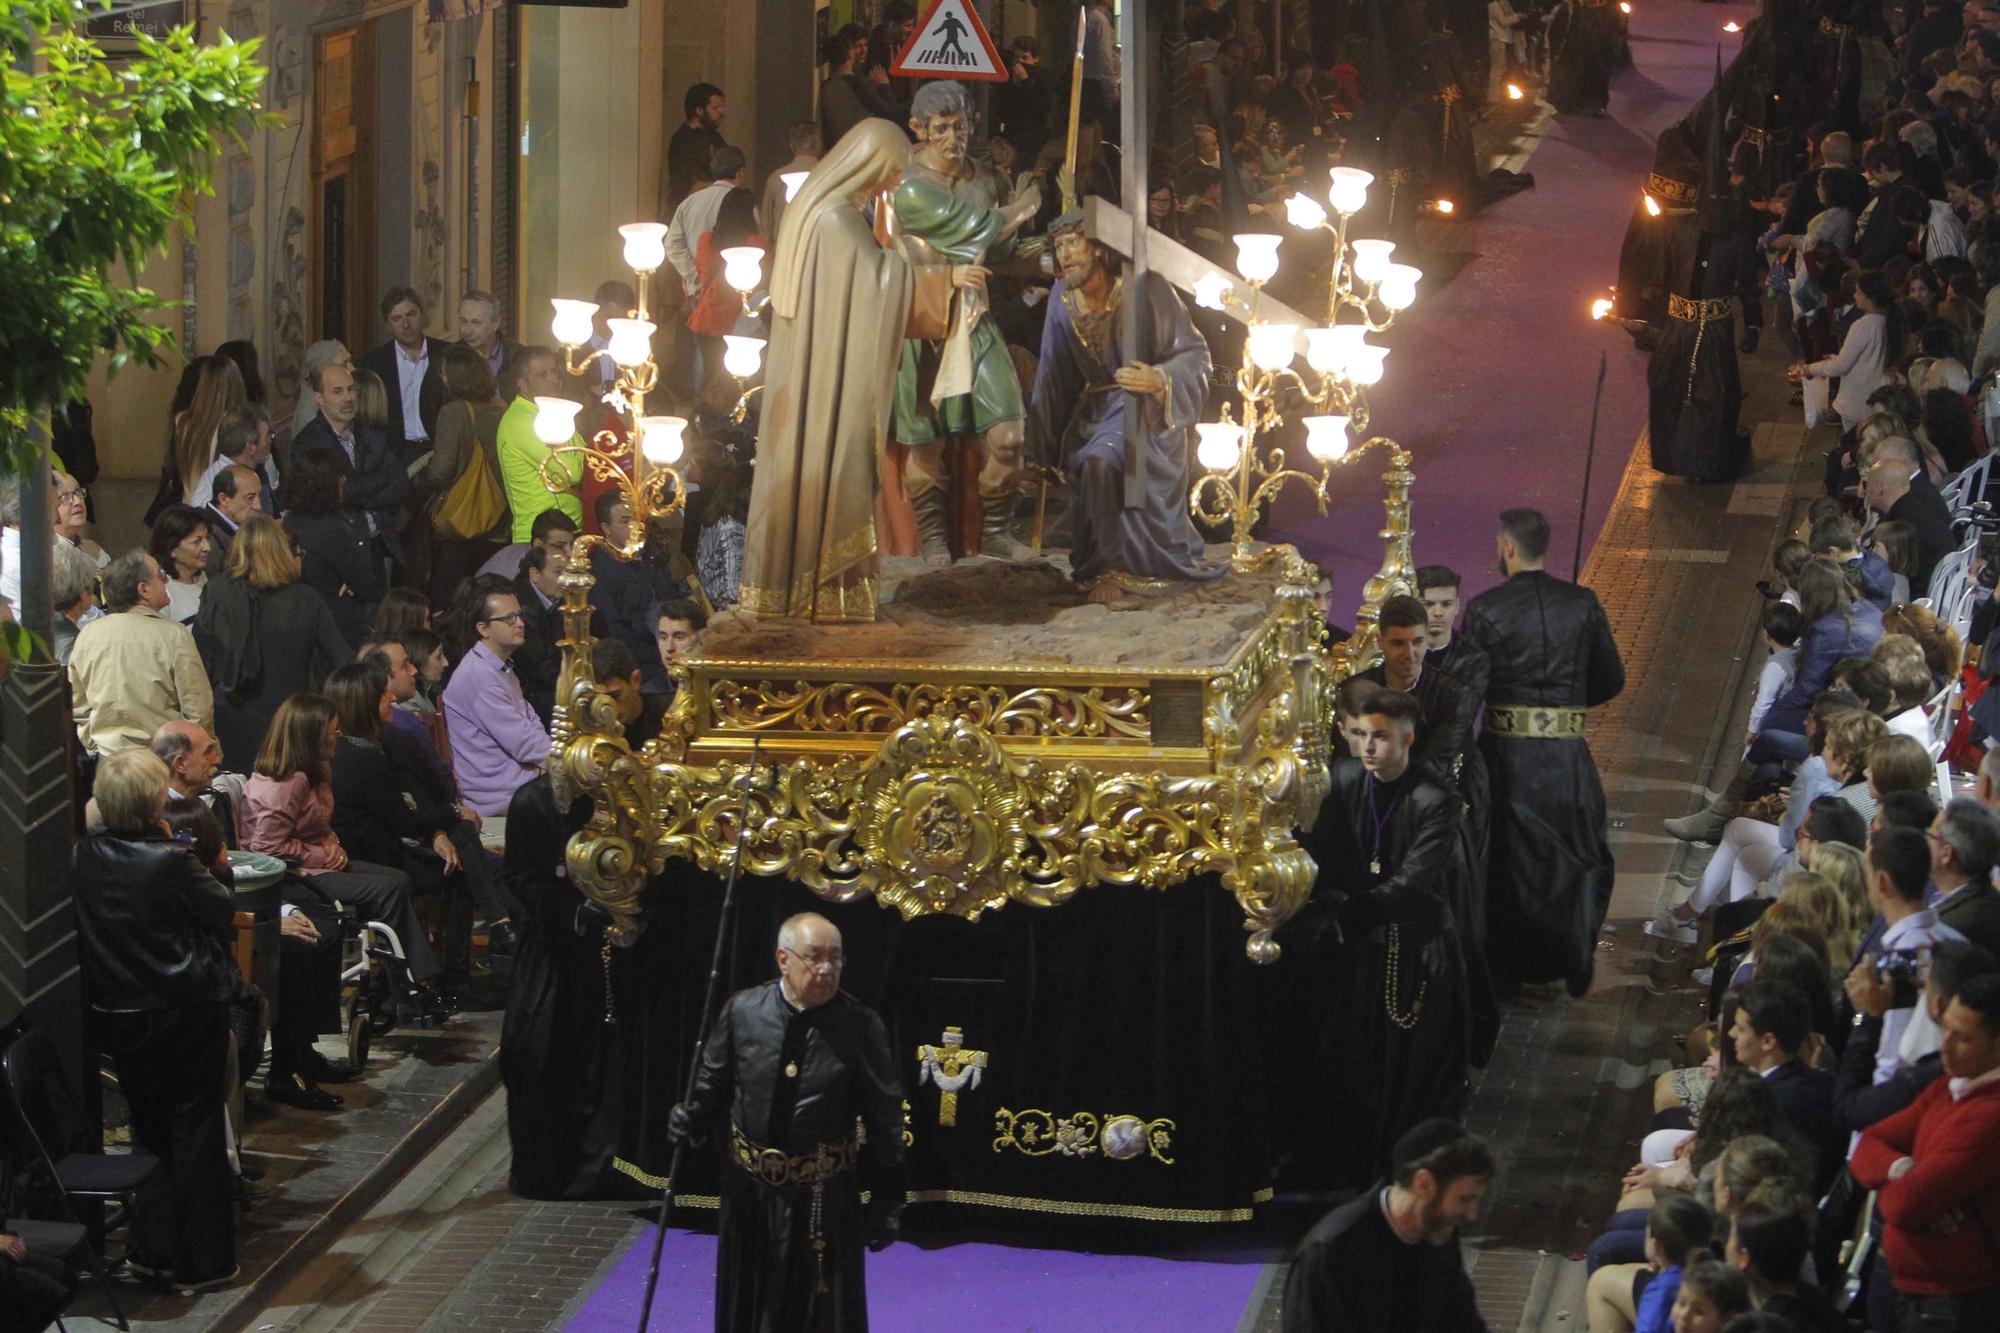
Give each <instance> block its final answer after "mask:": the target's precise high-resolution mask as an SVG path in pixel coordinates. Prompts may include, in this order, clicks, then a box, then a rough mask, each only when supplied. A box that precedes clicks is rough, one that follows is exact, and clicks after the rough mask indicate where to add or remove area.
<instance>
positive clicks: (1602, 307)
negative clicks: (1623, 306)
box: [1590, 296, 1611, 319]
mask: <svg viewBox="0 0 2000 1333" xmlns="http://www.w3.org/2000/svg"><path fill="white" fill-rule="evenodd" d="M1610 313H1611V298H1610V297H1608V296H1600V297H1598V298H1597V299H1596V300H1595V301H1592V302H1591V303H1590V317H1591V318H1592V319H1603V318H1604V317H1605V316H1606V315H1609V314H1610Z"/></svg>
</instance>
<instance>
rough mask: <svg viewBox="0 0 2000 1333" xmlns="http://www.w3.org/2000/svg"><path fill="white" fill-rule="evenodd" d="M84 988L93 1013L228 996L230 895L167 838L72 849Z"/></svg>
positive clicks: (92, 841)
mask: <svg viewBox="0 0 2000 1333" xmlns="http://www.w3.org/2000/svg"><path fill="white" fill-rule="evenodd" d="M69 866H70V889H71V892H73V893H74V894H75V895H76V928H77V938H78V941H79V942H80V944H81V946H82V955H83V975H84V984H85V986H86V987H87V988H88V993H89V997H90V1003H91V1005H92V1006H93V1007H94V1008H97V1009H104V1010H111V1011H116V1012H133V1011H140V1010H153V1009H173V1008H176V1007H178V1006H180V1005H186V1004H205V1003H210V1002H217V1001H222V1000H227V999H229V998H230V997H231V996H232V995H233V994H235V992H236V990H237V986H238V981H237V976H236V970H235V968H234V967H233V966H231V964H230V958H229V947H230V945H231V943H232V942H233V941H234V939H235V925H234V917H235V913H234V909H233V908H232V906H231V903H230V898H229V890H227V889H225V888H223V887H222V885H221V884H219V883H217V882H216V879H215V877H214V876H213V875H211V874H209V873H208V871H207V870H206V869H204V868H203V866H202V864H201V862H200V861H199V860H197V859H196V858H195V854H194V851H193V849H192V848H190V847H188V846H187V845H185V844H184V843H179V842H175V841H173V840H172V839H170V838H168V837H167V836H166V835H165V834H164V833H157V832H156V833H148V834H144V835H142V836H140V837H136V838H125V837H117V836H114V835H112V834H108V833H97V834H91V835H89V836H87V837H85V838H84V839H83V841H81V842H79V843H77V845H76V847H75V849H74V850H73V851H71V853H70V860H69Z"/></svg>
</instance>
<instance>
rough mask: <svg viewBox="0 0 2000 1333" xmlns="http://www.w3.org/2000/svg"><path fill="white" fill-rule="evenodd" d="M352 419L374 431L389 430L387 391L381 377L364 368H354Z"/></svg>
mask: <svg viewBox="0 0 2000 1333" xmlns="http://www.w3.org/2000/svg"><path fill="white" fill-rule="evenodd" d="M354 404H355V412H354V419H355V420H356V421H358V422H360V423H361V424H362V425H364V426H373V427H374V428H375V429H376V430H380V431H386V430H388V429H389V390H388V389H387V388H386V387H385V386H384V385H383V383H382V377H381V376H380V375H377V374H376V373H375V372H374V371H372V370H370V369H368V367H366V366H356V367H355V368H354Z"/></svg>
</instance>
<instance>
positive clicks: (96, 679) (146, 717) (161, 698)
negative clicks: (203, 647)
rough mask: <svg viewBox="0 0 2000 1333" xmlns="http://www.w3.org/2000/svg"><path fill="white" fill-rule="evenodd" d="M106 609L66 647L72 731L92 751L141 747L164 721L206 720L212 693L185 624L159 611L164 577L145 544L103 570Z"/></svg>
mask: <svg viewBox="0 0 2000 1333" xmlns="http://www.w3.org/2000/svg"><path fill="white" fill-rule="evenodd" d="M104 600H105V603H106V604H107V605H108V606H109V607H110V609H111V612H112V614H110V615H107V616H100V617H98V618H97V619H96V620H93V621H91V622H90V623H89V624H88V625H85V626H83V627H82V628H81V629H80V630H78V632H77V636H76V645H75V647H73V648H72V649H71V650H70V659H69V679H70V691H71V703H70V712H71V714H72V715H73V716H74V717H75V719H76V734H77V738H78V739H79V740H80V741H81V742H82V743H83V748H84V749H85V750H86V751H87V752H89V753H90V754H94V755H103V754H115V753H117V752H118V751H120V750H132V749H144V748H145V746H146V744H147V743H148V742H149V741H151V740H152V738H153V733H154V732H155V731H158V730H159V729H160V724H161V723H163V722H171V721H175V720H177V719H178V720H182V721H187V722H198V723H200V724H201V725H202V726H204V727H206V726H210V725H212V724H213V723H214V721H215V695H214V693H213V691H211V690H210V689H209V684H208V674H207V673H206V672H205V671H203V670H202V662H201V654H200V653H199V652H197V651H196V650H195V644H194V636H193V635H192V634H190V633H188V630H187V627H186V626H185V625H176V624H175V623H174V622H173V621H171V620H168V619H167V618H166V617H165V616H164V615H163V614H161V613H162V612H163V611H164V610H165V609H166V606H167V579H166V575H164V574H162V573H161V572H160V566H159V564H158V562H156V561H155V560H154V559H153V557H152V556H150V555H148V554H146V553H145V552H144V551H128V552H127V553H126V554H124V555H121V556H119V557H118V558H117V559H116V560H113V561H112V562H111V564H110V565H109V566H108V567H107V568H106V569H105V571H104Z"/></svg>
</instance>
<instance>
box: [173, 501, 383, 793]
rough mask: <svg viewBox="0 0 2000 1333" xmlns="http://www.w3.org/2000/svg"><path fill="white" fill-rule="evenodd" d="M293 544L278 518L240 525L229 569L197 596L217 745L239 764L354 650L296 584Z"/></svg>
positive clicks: (315, 597)
mask: <svg viewBox="0 0 2000 1333" xmlns="http://www.w3.org/2000/svg"><path fill="white" fill-rule="evenodd" d="M299 573H300V562H299V555H298V551H297V550H296V549H295V548H294V547H293V545H292V540H291V537H290V535H289V534H288V533H286V531H285V529H284V528H283V526H281V525H280V524H279V523H278V522H277V521H276V520H275V519H268V518H263V517H261V516H258V515H254V514H253V515H251V516H250V517H247V518H245V519H244V520H243V527H242V530H241V531H240V532H238V533H237V535H236V541H235V544H234V545H232V546H231V547H230V549H229V566H228V568H227V569H226V570H225V571H224V572H223V574H222V576H221V577H219V578H216V579H214V580H212V581H211V582H210V583H209V585H208V586H207V587H206V588H205V589H203V590H202V597H201V610H200V611H199V612H198V613H196V615H195V625H194V628H195V636H196V640H197V642H199V644H200V645H201V656H202V660H203V661H204V662H205V663H206V664H207V667H208V679H210V680H212V681H214V682H215V725H214V727H213V728H212V730H213V731H214V732H215V738H216V739H217V740H219V741H221V742H222V749H223V751H224V753H226V754H233V755H236V756H237V762H238V763H242V762H245V761H246V760H248V759H251V758H254V757H255V756H256V754H257V752H258V750H259V749H261V748H262V746H263V744H264V736H265V733H266V732H268V731H269V730H270V727H271V719H272V718H273V717H274V716H275V715H276V714H277V711H278V705H279V704H280V703H282V702H284V701H285V700H286V699H288V698H290V697H291V696H292V695H294V694H297V693H299V692H300V691H301V690H306V689H310V688H312V687H313V686H314V685H316V684H318V683H319V681H320V680H321V679H322V678H323V677H324V676H325V675H326V673H327V672H328V671H330V670H332V669H333V668H334V667H336V666H338V665H339V664H340V663H342V662H344V661H346V660H347V658H348V657H349V656H350V655H351V654H352V652H353V650H352V649H351V648H349V647H348V646H347V641H346V640H345V639H344V638H343V637H341V633H340V629H339V627H338V626H337V625H335V624H334V620H333V612H332V611H330V610H328V609H327V605H326V603H325V602H324V601H322V600H321V599H320V596H319V594H318V593H316V592H314V591H313V590H312V589H310V588H308V587H305V586H304V585H302V584H301V583H300V582H299Z"/></svg>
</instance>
